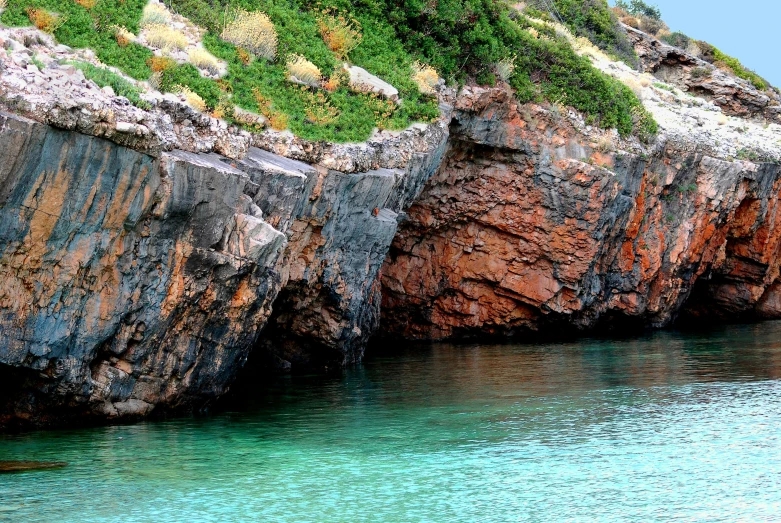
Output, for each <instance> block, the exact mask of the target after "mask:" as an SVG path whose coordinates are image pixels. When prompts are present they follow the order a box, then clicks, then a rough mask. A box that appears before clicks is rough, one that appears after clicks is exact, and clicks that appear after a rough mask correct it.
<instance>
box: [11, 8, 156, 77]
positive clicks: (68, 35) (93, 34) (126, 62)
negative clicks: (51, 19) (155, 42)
mask: <svg viewBox="0 0 781 523" xmlns="http://www.w3.org/2000/svg"><path fill="white" fill-rule="evenodd" d="M144 4H145V0H101V1H100V2H98V3H97V4H95V5H94V6H93V7H92V8H90V9H87V8H85V7H84V6H82V5H80V4H77V3H76V2H74V1H73V0H8V7H7V8H6V10H5V11H3V14H2V17H1V18H0V20H2V22H3V23H4V24H5V25H9V26H26V25H30V18H29V17H28V14H27V10H29V9H37V10H44V11H48V12H51V13H55V14H57V15H58V16H59V17H60V20H61V22H60V23H59V25H58V26H57V27H56V28H55V29H54V30H53V34H54V37H55V38H56V39H57V41H58V42H60V43H63V44H65V45H68V46H71V47H76V48H89V49H92V50H93V51H95V54H96V55H97V57H98V59H99V60H100V61H101V62H103V63H105V64H108V65H113V66H115V67H117V68H119V69H121V70H122V71H124V72H125V73H127V74H128V75H129V76H131V77H133V78H136V79H138V80H145V79H147V78H148V77H149V75H150V73H151V71H150V70H149V68H148V67H147V66H146V60H147V59H148V58H149V57H151V56H152V51H150V50H149V49H146V48H145V47H143V46H141V45H138V44H136V43H127V45H125V46H121V45H119V43H117V39H116V37H115V36H114V33H115V31H114V30H113V28H112V26H121V27H125V28H127V29H128V30H130V31H131V32H133V33H136V32H137V31H138V22H139V20H140V19H141V11H142V9H143V7H144Z"/></svg>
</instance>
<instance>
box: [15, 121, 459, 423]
mask: <svg viewBox="0 0 781 523" xmlns="http://www.w3.org/2000/svg"><path fill="white" fill-rule="evenodd" d="M446 138H447V127H446V125H444V123H441V124H434V125H430V126H427V127H424V128H414V129H411V130H409V131H405V132H404V133H401V134H400V135H398V136H397V137H396V138H394V139H386V140H380V141H379V142H377V143H374V144H365V145H364V146H362V148H360V150H361V151H363V154H362V155H355V156H351V155H349V154H342V153H339V152H334V151H332V150H328V151H324V150H318V151H314V150H312V149H308V148H307V147H306V146H307V145H308V144H303V147H302V148H301V149H300V154H299V155H298V156H299V157H303V158H305V159H309V160H310V161H311V163H304V162H301V161H298V160H294V159H289V158H285V157H283V156H280V155H277V154H274V153H271V152H267V151H263V150H261V149H257V148H249V150H248V153H247V154H246V155H245V156H244V157H243V158H241V159H228V158H225V157H222V156H219V155H217V154H214V153H208V154H207V153H192V152H185V151H176V150H174V151H171V152H164V153H159V154H158V155H157V156H150V155H149V154H145V153H142V152H137V151H136V150H133V149H129V148H127V147H125V146H123V145H120V144H118V143H115V142H112V141H108V140H105V139H102V138H96V137H92V136H87V135H84V134H80V133H76V132H72V131H69V130H60V129H56V128H54V127H51V126H49V125H46V124H42V123H37V122H35V121H32V120H28V119H25V118H22V117H19V116H14V115H11V114H9V113H2V112H0V159H2V162H0V166H2V167H0V231H1V232H0V235H1V236H0V237H1V238H2V240H0V382H2V386H0V392H2V395H0V425H3V424H14V423H31V424H46V423H58V422H61V421H67V420H68V419H72V418H78V417H86V418H97V419H114V418H123V417H124V418H127V417H138V416H143V415H146V414H149V413H150V412H151V411H152V410H153V409H155V408H157V409H159V410H162V409H167V410H176V409H182V408H189V407H191V406H201V405H204V404H207V403H208V402H210V401H211V400H213V399H215V398H217V397H219V396H220V395H221V394H223V393H224V392H225V391H226V390H227V388H228V386H229V385H230V384H231V382H232V381H233V379H234V378H235V376H236V374H237V372H238V370H239V369H241V367H242V366H243V364H244V362H245V360H246V359H247V357H248V355H249V353H250V352H251V351H252V350H253V349H255V350H256V351H257V352H259V353H262V357H263V358H265V360H266V361H267V366H270V367H272V368H274V369H279V368H283V369H285V368H290V366H291V365H292V364H296V365H299V366H300V365H317V366H320V367H322V366H324V365H336V366H338V365H342V364H344V363H347V362H353V361H357V360H359V359H360V357H361V356H362V354H363V348H364V344H365V341H366V339H367V338H368V336H369V335H370V334H372V333H373V332H374V330H375V329H376V326H377V323H378V320H379V303H380V299H379V284H378V283H377V274H378V271H379V268H380V266H381V264H382V262H383V260H384V259H385V255H386V253H387V250H388V247H389V246H390V243H391V241H392V240H393V237H394V236H395V232H396V226H397V220H396V218H397V213H398V212H400V211H401V210H402V209H404V208H406V207H407V206H408V205H409V203H410V202H411V201H412V199H413V198H414V197H415V196H416V195H417V193H418V192H419V191H420V189H421V188H422V186H423V184H424V183H425V181H426V179H427V178H428V177H429V176H430V175H431V174H432V172H433V171H434V170H435V169H436V167H437V166H438V165H439V159H440V158H441V154H442V151H443V149H444V145H445V143H446ZM283 141H285V144H284V146H285V147H286V148H287V149H286V152H287V154H288V156H296V155H295V154H293V153H292V152H291V151H294V150H298V149H297V148H298V147H299V145H301V144H299V143H298V142H297V141H296V140H295V139H292V141H291V140H290V139H289V136H288V137H287V138H284V139H283ZM267 147H268V148H269V149H275V148H277V149H279V148H280V147H283V145H281V144H279V143H277V144H267ZM349 152H351V153H352V152H355V151H354V150H352V149H350V150H349ZM357 158H360V161H356V159H357ZM315 164H316V166H314V165H315ZM327 165H330V166H331V167H332V168H329V167H326V166H327ZM337 169H342V170H337ZM281 289H285V290H284V292H283V293H282V294H281V295H280V294H279V293H280V290H281ZM272 310H273V314H272ZM261 332H262V334H261Z"/></svg>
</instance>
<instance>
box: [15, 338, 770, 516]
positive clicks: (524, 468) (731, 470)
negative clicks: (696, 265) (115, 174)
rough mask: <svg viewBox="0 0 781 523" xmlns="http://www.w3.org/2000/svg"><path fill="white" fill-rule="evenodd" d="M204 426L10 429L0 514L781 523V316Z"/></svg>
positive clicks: (430, 374) (449, 355)
mask: <svg viewBox="0 0 781 523" xmlns="http://www.w3.org/2000/svg"><path fill="white" fill-rule="evenodd" d="M259 381H260V383H258V386H257V389H256V390H254V391H252V390H250V392H248V393H247V394H246V401H244V402H242V404H241V405H236V406H235V407H232V408H233V410H231V411H228V412H225V413H222V414H217V415H214V416H212V417H208V418H187V419H176V420H171V421H158V422H146V423H140V424H136V425H131V426H117V427H104V428H92V429H83V430H66V431H49V432H35V433H26V434H21V435H4V436H3V435H0V459H7V460H10V459H14V460H56V461H67V462H68V463H69V466H68V467H66V468H64V469H60V470H50V471H41V472H25V473H17V474H4V475H0V521H13V522H37V521H47V522H58V523H65V522H98V521H100V522H135V521H145V522H146V521H149V522H201V521H214V522H244V521H248V522H249V521H251V522H255V521H257V522H291V523H306V522H313V523H326V522H344V523H359V522H382V523H395V522H404V523H422V522H470V523H471V522H497V523H507V522H515V521H530V522H532V521H533V522H543V523H549V522H559V521H578V522H580V521H582V522H592V521H622V522H624V521H628V522H652V521H664V522H667V521H686V522H688V521H703V522H716V521H725V522H754V521H775V522H779V521H781V323H765V324H759V325H750V326H738V327H727V328H724V329H720V330H718V331H714V332H710V333H707V334H703V333H696V334H692V333H657V334H654V335H651V336H648V337H643V338H632V339H622V340H593V339H585V340H579V341H578V342H573V343H559V344H538V345H432V346H423V347H410V348H408V349H406V350H405V351H403V352H402V353H401V354H396V355H394V356H382V357H374V358H371V357H370V359H369V360H368V362H367V363H366V364H365V365H364V366H362V367H360V368H356V369H352V370H350V371H348V372H346V373H345V374H344V375H342V376H338V377H328V378H323V377H301V376H296V377H287V378H283V379H278V380H272V381H269V382H267V383H264V382H263V380H259Z"/></svg>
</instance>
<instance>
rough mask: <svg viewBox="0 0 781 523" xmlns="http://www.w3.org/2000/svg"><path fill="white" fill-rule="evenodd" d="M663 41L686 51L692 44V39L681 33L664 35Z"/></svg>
mask: <svg viewBox="0 0 781 523" xmlns="http://www.w3.org/2000/svg"><path fill="white" fill-rule="evenodd" d="M661 40H662V41H663V42H666V43H668V44H670V45H672V46H673V47H677V48H679V49H686V48H687V47H689V44H690V43H691V38H689V37H688V36H686V35H685V34H683V33H682V32H680V31H675V32H674V33H670V34H668V35H664V36H662V38H661Z"/></svg>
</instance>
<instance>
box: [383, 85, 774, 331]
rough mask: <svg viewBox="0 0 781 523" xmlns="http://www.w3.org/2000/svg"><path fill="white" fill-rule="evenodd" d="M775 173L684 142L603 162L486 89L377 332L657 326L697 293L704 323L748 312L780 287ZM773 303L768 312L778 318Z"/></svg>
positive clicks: (430, 198)
mask: <svg viewBox="0 0 781 523" xmlns="http://www.w3.org/2000/svg"><path fill="white" fill-rule="evenodd" d="M779 178H781V170H780V169H779V167H778V166H774V165H755V164H752V163H749V162H729V161H724V160H718V159H715V158H711V157H708V156H706V155H704V154H702V153H700V152H698V151H697V150H696V148H695V147H694V146H692V145H688V144H674V143H667V144H666V145H665V146H664V147H662V148H660V149H659V150H658V151H657V152H656V153H655V154H654V155H653V156H650V157H640V156H638V155H633V154H627V153H617V152H599V151H597V150H596V147H595V144H593V143H589V141H588V140H587V139H586V138H585V137H584V135H583V134H581V133H578V132H577V131H576V130H575V129H573V128H572V127H571V126H570V125H569V124H568V123H566V122H564V121H562V120H560V119H558V118H556V116H555V114H552V113H551V112H549V111H548V110H546V109H544V108H541V107H537V106H520V105H518V104H517V103H516V102H515V101H514V100H513V98H512V96H511V95H510V94H509V93H506V92H503V91H501V90H498V89H491V90H486V89H479V88H475V89H473V90H472V91H471V92H468V93H467V94H466V95H465V96H463V97H462V98H461V99H460V100H459V103H458V105H457V107H456V113H455V115H454V125H453V126H452V127H451V141H450V148H449V150H448V152H447V153H446V156H445V159H444V161H443V164H442V166H441V168H440V170H439V171H438V172H437V173H436V174H435V175H434V176H433V177H432V178H431V179H430V181H429V182H428V184H427V186H426V187H425V188H424V191H423V193H422V194H421V196H420V197H419V198H418V200H416V203H415V204H414V205H413V206H412V207H411V209H410V210H409V213H408V217H407V219H406V221H404V222H403V223H402V224H401V226H400V228H399V232H398V234H397V237H396V239H395V241H394V243H393V246H392V247H391V251H390V253H389V256H388V258H387V260H386V262H385V264H384V266H383V269H382V285H383V306H382V323H381V325H382V330H383V331H384V333H386V334H388V335H391V336H403V337H411V338H420V339H439V338H449V337H458V336H461V335H470V334H478V333H480V334H486V333H487V334H503V335H504V334H520V333H523V332H529V331H540V330H543V331H545V330H547V331H551V330H553V331H556V332H558V331H560V330H561V329H563V328H574V329H577V330H582V329H588V328H591V327H594V326H595V325H597V324H600V323H612V324H614V325H617V326H622V325H635V324H646V325H651V326H662V325H666V324H668V323H670V322H671V321H672V320H673V319H674V318H676V316H677V315H678V313H679V311H680V310H681V309H682V308H683V307H684V305H685V304H687V302H688V300H689V297H690V295H691V294H692V289H693V287H694V286H695V284H697V289H698V291H697V293H696V294H695V295H696V296H700V295H702V294H703V293H705V294H707V293H710V294H711V295H712V296H713V298H712V299H709V300H706V301H707V303H708V305H707V307H706V308H707V309H712V310H709V311H708V314H713V313H717V312H718V311H740V312H747V311H752V312H753V311H755V309H756V307H757V304H758V303H759V302H760V300H761V299H762V297H763V295H764V294H765V291H766V289H767V288H768V287H769V286H770V285H771V284H772V283H773V282H774V281H775V280H776V278H777V277H778V261H777V260H778V247H779V236H781V232H779V231H777V230H776V229H777V228H776V226H775V224H776V222H777V216H776V212H777V211H776V209H777V207H778V194H779V189H781V187H779ZM717 274H718V275H719V278H720V279H719V278H714V275H717ZM703 276H705V278H703ZM722 280H723V281H722ZM698 282H700V283H699V284H698ZM700 287H702V291H701V290H700ZM773 288H775V287H773ZM736 294H739V295H740V296H741V299H740V300H737V299H736V298H735V295H736ZM778 294H779V292H778V291H773V290H771V291H770V292H769V293H768V296H767V297H766V298H765V299H764V300H763V301H761V305H760V306H759V309H758V310H760V311H761V312H762V313H763V314H766V315H774V314H776V313H775V312H773V311H777V310H779V306H778V304H779V303H781V299H779V298H778V297H777V295H778ZM719 300H720V301H719ZM695 301H696V300H695ZM695 301H692V302H691V311H692V313H694V311H695V310H697V309H696V306H695ZM721 302H723V303H721ZM714 306H717V307H716V309H714V308H713V307H714ZM717 309H718V310H717ZM698 314H703V311H702V310H700V312H698Z"/></svg>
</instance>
